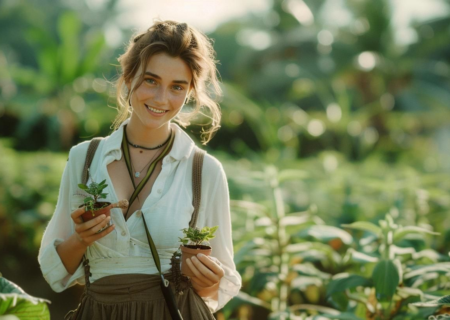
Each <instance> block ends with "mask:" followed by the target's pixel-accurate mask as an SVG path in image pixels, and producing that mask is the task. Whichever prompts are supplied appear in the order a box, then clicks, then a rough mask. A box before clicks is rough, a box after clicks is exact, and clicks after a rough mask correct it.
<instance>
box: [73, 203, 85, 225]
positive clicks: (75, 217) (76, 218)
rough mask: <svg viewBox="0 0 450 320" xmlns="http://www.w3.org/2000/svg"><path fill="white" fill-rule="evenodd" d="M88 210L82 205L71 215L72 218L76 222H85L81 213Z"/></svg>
mask: <svg viewBox="0 0 450 320" xmlns="http://www.w3.org/2000/svg"><path fill="white" fill-rule="evenodd" d="M85 212H86V207H85V206H82V207H81V208H78V209H77V210H75V211H73V212H72V213H71V214H70V216H71V217H72V220H73V221H74V222H75V223H83V219H82V218H81V215H82V214H83V213H85Z"/></svg>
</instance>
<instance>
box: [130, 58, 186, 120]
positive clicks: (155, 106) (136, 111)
mask: <svg viewBox="0 0 450 320" xmlns="http://www.w3.org/2000/svg"><path fill="white" fill-rule="evenodd" d="M191 81H192V72H191V70H190V68H189V67H188V65H187V64H186V63H185V62H184V61H183V60H182V59H181V58H179V57H175V58H174V57H171V56H169V55H168V54H166V53H158V54H156V55H153V56H152V57H151V58H150V59H149V60H148V62H147V66H146V68H145V74H144V81H143V82H142V84H141V85H140V86H139V87H138V88H136V89H135V90H134V91H133V93H132V95H131V106H132V108H133V111H132V114H131V119H130V124H132V123H133V125H139V124H140V125H143V126H144V127H145V128H146V129H157V128H161V127H163V126H167V128H168V127H169V121H170V120H171V119H173V118H174V117H175V116H176V115H177V114H178V112H180V110H181V108H182V107H183V104H184V101H185V99H186V96H187V94H188V93H189V89H190V87H191Z"/></svg>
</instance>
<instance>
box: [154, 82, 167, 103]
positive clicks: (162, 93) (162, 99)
mask: <svg viewBox="0 0 450 320" xmlns="http://www.w3.org/2000/svg"><path fill="white" fill-rule="evenodd" d="M153 102H154V103H155V104H157V105H160V106H161V105H165V104H166V103H167V90H166V89H165V88H164V87H163V86H159V87H158V89H157V90H156V93H155V96H154V97H153Z"/></svg>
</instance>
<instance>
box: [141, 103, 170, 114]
mask: <svg viewBox="0 0 450 320" xmlns="http://www.w3.org/2000/svg"><path fill="white" fill-rule="evenodd" d="M144 105H145V107H146V108H147V109H148V110H150V111H152V112H154V113H160V114H163V113H166V112H169V110H160V109H155V108H152V107H150V106H148V105H146V104H145V103H144Z"/></svg>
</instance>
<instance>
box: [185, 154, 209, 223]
mask: <svg viewBox="0 0 450 320" xmlns="http://www.w3.org/2000/svg"><path fill="white" fill-rule="evenodd" d="M205 153H206V151H204V150H202V149H199V148H197V150H196V152H195V155H194V161H193V163H192V205H193V206H194V213H192V218H191V221H190V222H189V227H191V228H195V226H196V225H197V219H198V212H199V210H200V202H201V199H202V168H203V158H204V157H205Z"/></svg>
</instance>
